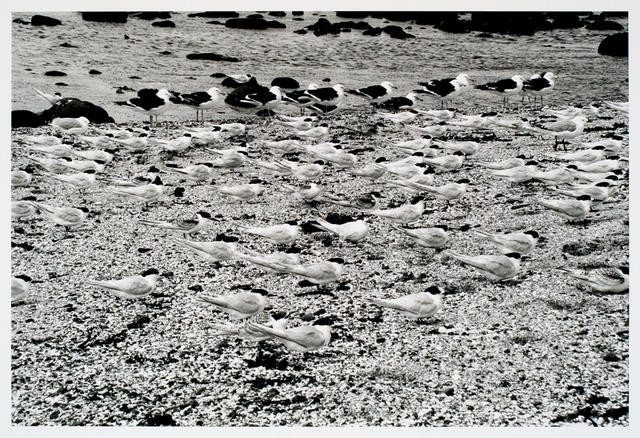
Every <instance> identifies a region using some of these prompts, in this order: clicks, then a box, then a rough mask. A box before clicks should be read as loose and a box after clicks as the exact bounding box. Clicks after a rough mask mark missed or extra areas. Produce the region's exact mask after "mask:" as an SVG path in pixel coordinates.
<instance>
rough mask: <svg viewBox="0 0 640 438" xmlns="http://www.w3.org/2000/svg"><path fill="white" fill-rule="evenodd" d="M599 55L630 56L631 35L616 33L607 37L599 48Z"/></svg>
mask: <svg viewBox="0 0 640 438" xmlns="http://www.w3.org/2000/svg"><path fill="white" fill-rule="evenodd" d="M598 53H599V54H601V55H609V56H629V33H628V32H620V33H614V34H613V35H609V36H608V37H606V38H605V39H604V40H602V42H601V43H600V45H599V46H598Z"/></svg>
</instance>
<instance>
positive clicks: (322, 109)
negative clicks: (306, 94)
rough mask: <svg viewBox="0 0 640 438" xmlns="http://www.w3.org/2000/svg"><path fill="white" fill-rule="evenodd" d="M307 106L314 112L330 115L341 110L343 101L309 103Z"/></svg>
mask: <svg viewBox="0 0 640 438" xmlns="http://www.w3.org/2000/svg"><path fill="white" fill-rule="evenodd" d="M307 108H309V110H310V111H311V112H312V113H314V114H320V115H329V114H333V113H336V112H338V111H340V110H341V109H342V102H339V103H338V104H337V105H321V104H319V103H316V104H313V105H309V106H308V107H307Z"/></svg>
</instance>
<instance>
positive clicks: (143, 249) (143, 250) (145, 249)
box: [138, 248, 153, 254]
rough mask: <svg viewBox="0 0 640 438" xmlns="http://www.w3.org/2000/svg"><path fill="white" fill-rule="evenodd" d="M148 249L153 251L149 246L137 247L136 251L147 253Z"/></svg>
mask: <svg viewBox="0 0 640 438" xmlns="http://www.w3.org/2000/svg"><path fill="white" fill-rule="evenodd" d="M150 251H153V250H152V249H151V248H138V252H139V253H140V254H146V253H148V252H150Z"/></svg>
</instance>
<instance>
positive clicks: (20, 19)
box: [13, 18, 31, 24]
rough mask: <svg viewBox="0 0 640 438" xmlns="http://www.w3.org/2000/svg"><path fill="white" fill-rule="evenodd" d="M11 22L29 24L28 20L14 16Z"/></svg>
mask: <svg viewBox="0 0 640 438" xmlns="http://www.w3.org/2000/svg"><path fill="white" fill-rule="evenodd" d="M13 22H14V23H18V24H31V22H30V21H27V20H23V19H22V18H16V19H15V20H13Z"/></svg>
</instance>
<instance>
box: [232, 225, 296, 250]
mask: <svg viewBox="0 0 640 438" xmlns="http://www.w3.org/2000/svg"><path fill="white" fill-rule="evenodd" d="M238 228H239V229H240V230H241V231H244V232H245V233H249V234H254V235H256V236H261V237H264V238H266V239H269V240H271V241H272V242H274V243H276V244H278V245H286V244H289V243H293V242H295V240H296V239H297V238H298V235H299V234H300V227H299V226H297V225H290V224H280V225H271V226H268V227H247V226H244V225H239V226H238Z"/></svg>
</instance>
